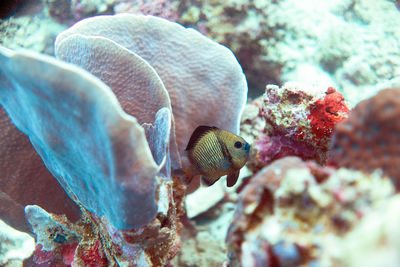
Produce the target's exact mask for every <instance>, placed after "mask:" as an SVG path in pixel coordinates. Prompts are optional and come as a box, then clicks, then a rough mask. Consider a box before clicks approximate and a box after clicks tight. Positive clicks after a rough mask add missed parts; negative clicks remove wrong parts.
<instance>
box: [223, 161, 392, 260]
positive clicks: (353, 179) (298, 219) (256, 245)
mask: <svg viewBox="0 0 400 267" xmlns="http://www.w3.org/2000/svg"><path fill="white" fill-rule="evenodd" d="M393 193H394V188H393V185H392V183H391V182H390V180H389V179H387V178H385V177H382V176H380V175H379V173H373V174H370V175H367V174H363V173H362V172H360V171H352V170H348V169H339V170H336V169H334V168H331V167H321V166H319V165H318V164H316V163H315V162H304V161H302V160H301V159H300V158H297V157H286V158H283V159H279V160H277V161H275V162H273V163H272V164H271V165H269V166H268V167H265V168H264V169H262V170H261V171H260V172H259V173H257V174H256V175H255V176H254V177H253V178H252V179H251V181H250V182H249V184H248V185H247V186H246V187H245V188H244V189H243V191H242V192H241V194H240V195H239V201H238V206H237V208H236V211H235V215H234V218H233V221H232V224H231V226H230V228H229V231H228V236H227V243H228V248H229V255H230V261H231V264H232V266H299V265H301V266H303V265H304V266H306V265H314V264H315V265H317V266H320V265H321V266H331V265H335V264H338V265H343V264H344V262H345V261H346V260H347V259H346V257H347V253H346V252H343V251H339V250H340V249H341V248H342V247H344V245H345V244H346V242H348V240H350V239H349V238H347V235H348V234H349V233H351V232H352V230H353V229H356V226H357V225H358V224H359V223H360V222H361V221H362V220H363V218H364V216H366V215H367V214H369V213H370V212H371V210H376V209H378V208H380V207H381V206H380V203H382V202H385V201H387V200H389V199H390V197H391V196H393ZM369 230H370V231H374V230H375V229H374V228H370V229H369ZM344 237H346V239H344ZM359 239H360V238H359V236H355V235H353V238H352V239H351V241H352V242H357V240H359ZM374 242H375V243H374V245H376V246H379V243H380V242H379V241H378V240H376V241H374ZM358 243H359V245H362V244H360V242H358ZM355 266H358V265H355Z"/></svg>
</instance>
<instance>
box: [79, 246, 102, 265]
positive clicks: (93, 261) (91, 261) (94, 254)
mask: <svg viewBox="0 0 400 267" xmlns="http://www.w3.org/2000/svg"><path fill="white" fill-rule="evenodd" d="M77 254H78V255H79V260H80V262H82V263H83V264H84V266H88V267H103V266H104V267H105V266H107V263H108V261H107V258H106V257H105V255H104V252H103V246H102V245H101V242H100V240H96V241H95V242H94V244H80V245H79V247H78V251H77Z"/></svg>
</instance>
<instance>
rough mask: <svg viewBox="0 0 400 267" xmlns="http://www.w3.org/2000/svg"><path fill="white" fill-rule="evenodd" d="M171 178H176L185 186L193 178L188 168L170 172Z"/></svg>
mask: <svg viewBox="0 0 400 267" xmlns="http://www.w3.org/2000/svg"><path fill="white" fill-rule="evenodd" d="M172 176H175V177H178V178H179V180H180V181H182V182H183V183H185V184H186V185H188V184H190V181H191V180H192V177H193V175H192V171H191V170H190V168H186V169H185V168H180V169H175V170H173V171H172Z"/></svg>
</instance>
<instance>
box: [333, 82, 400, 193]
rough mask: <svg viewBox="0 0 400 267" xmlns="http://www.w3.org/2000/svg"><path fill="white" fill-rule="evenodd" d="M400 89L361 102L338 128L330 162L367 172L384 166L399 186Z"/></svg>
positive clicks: (398, 186)
mask: <svg viewBox="0 0 400 267" xmlns="http://www.w3.org/2000/svg"><path fill="white" fill-rule="evenodd" d="M399 115H400V89H398V88H392V89H385V90H382V91H380V92H379V93H378V94H377V95H376V96H374V97H372V98H369V99H366V100H364V101H362V102H360V103H359V104H358V105H357V106H356V107H355V108H354V110H352V112H351V113H350V116H349V118H348V119H346V120H344V121H343V122H341V123H339V124H338V125H337V126H336V128H335V133H334V137H333V141H332V147H331V149H330V152H329V162H330V164H332V165H335V166H338V167H348V168H354V169H357V170H362V171H366V172H372V171H374V170H375V169H381V170H382V171H383V174H384V175H386V176H388V177H390V178H392V180H393V182H394V184H395V186H396V188H397V190H399V189H400V169H399V164H400V158H399V136H400V123H399V119H398V118H399Z"/></svg>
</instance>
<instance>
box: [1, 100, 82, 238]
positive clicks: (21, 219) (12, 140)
mask: <svg viewBox="0 0 400 267" xmlns="http://www.w3.org/2000/svg"><path fill="white" fill-rule="evenodd" d="M0 129H1V131H0V147H1V149H0V170H1V175H0V203H1V205H0V218H2V219H3V220H4V221H5V222H6V223H7V224H9V225H12V226H13V227H14V228H16V229H18V230H20V231H24V232H30V229H31V227H30V226H29V224H28V223H27V221H26V220H25V215H24V207H25V206H26V205H29V204H32V203H36V204H37V205H40V206H41V207H43V208H45V209H46V210H48V211H49V212H53V213H56V214H64V215H66V216H67V217H68V219H69V220H71V221H76V220H78V219H79V218H80V211H79V208H78V207H77V206H76V204H75V203H74V202H73V201H72V200H71V199H70V198H69V197H68V195H67V194H66V193H65V192H64V190H63V189H62V188H61V187H60V186H59V185H58V182H57V181H56V180H55V179H54V177H53V176H52V175H51V173H50V172H49V171H48V170H47V169H46V167H45V165H44V164H43V162H42V160H41V158H40V157H39V155H38V154H37V153H36V151H35V149H34V148H33V146H32V144H31V143H30V142H29V138H28V137H27V136H26V135H24V134H23V133H22V132H21V131H19V130H18V129H17V128H16V127H15V125H14V124H12V122H11V120H10V118H9V117H8V116H7V114H6V112H5V110H4V109H3V108H2V107H0Z"/></svg>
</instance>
